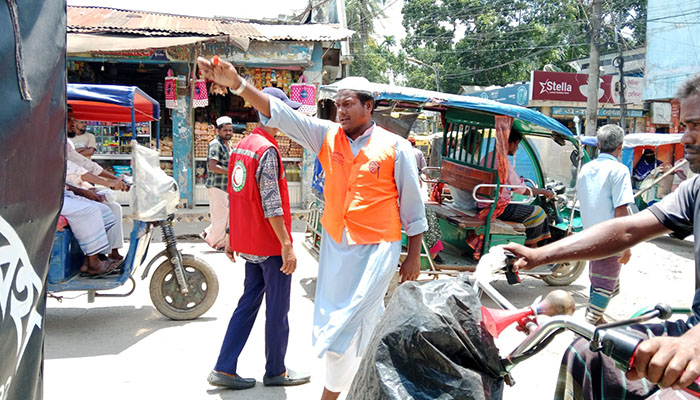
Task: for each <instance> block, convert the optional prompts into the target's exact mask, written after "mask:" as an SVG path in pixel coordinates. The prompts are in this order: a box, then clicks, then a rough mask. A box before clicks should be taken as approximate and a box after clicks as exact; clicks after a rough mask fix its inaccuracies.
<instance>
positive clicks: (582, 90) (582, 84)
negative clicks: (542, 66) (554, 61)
mask: <svg viewBox="0 0 700 400" xmlns="http://www.w3.org/2000/svg"><path fill="white" fill-rule="evenodd" d="M612 78H613V77H612V76H611V75H606V76H602V77H600V81H599V82H598V101H599V102H600V103H614V99H613V91H612V89H613V85H612V81H613V79H612ZM587 99H588V75H587V74H572V73H567V72H548V71H532V74H531V77H530V100H545V101H570V102H580V103H585V102H586V101H587Z"/></svg>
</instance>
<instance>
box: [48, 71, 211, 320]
mask: <svg viewBox="0 0 700 400" xmlns="http://www.w3.org/2000/svg"><path fill="white" fill-rule="evenodd" d="M67 97H68V103H69V104H70V105H71V106H72V107H73V111H74V113H75V116H76V118H79V119H85V120H94V121H104V122H129V121H130V122H131V123H132V126H133V125H134V124H135V122H143V121H158V119H159V110H160V107H159V105H158V102H156V101H155V100H154V99H152V98H151V97H149V96H148V95H147V94H145V93H144V92H143V91H141V90H140V89H139V88H137V87H134V86H117V85H80V84H68V90H67ZM132 131H133V132H135V131H136V130H135V129H133V130H132ZM130 146H131V150H132V156H133V158H132V168H133V172H134V174H133V179H132V180H131V183H133V184H132V186H131V198H132V208H133V210H132V211H133V217H134V225H133V229H132V231H131V235H130V237H129V248H128V252H127V254H126V256H125V257H124V260H122V261H121V263H120V265H119V267H118V268H117V269H115V270H114V272H113V273H110V274H106V275H104V276H97V277H96V276H88V275H86V274H83V273H81V272H80V266H81V264H82V262H83V258H84V254H83V253H82V251H81V249H80V246H79V245H78V242H77V240H76V239H75V236H74V235H73V233H72V232H71V229H70V226H66V224H67V221H65V220H64V221H63V222H61V220H59V226H58V227H57V232H56V234H55V237H54V243H53V248H52V251H51V258H50V260H49V274H48V285H47V291H48V293H49V296H50V297H54V298H58V299H60V298H61V296H60V295H57V293H59V292H66V291H86V292H87V294H88V302H93V301H94V299H95V297H98V296H100V297H125V296H129V295H131V294H132V293H133V292H134V290H135V288H136V281H135V280H134V278H133V275H134V274H135V273H136V269H137V268H138V267H139V266H141V265H142V263H143V262H144V261H145V260H146V256H147V254H148V249H149V247H150V242H151V238H152V237H153V234H154V233H155V230H156V228H160V229H161V231H162V236H163V242H164V243H165V250H163V251H161V252H160V253H158V254H156V255H155V256H154V257H153V258H152V259H151V261H150V262H149V263H148V264H146V266H145V268H144V269H143V273H142V274H141V279H142V280H143V279H145V278H146V277H147V276H148V275H149V271H150V269H151V266H153V265H154V264H155V263H156V262H157V261H159V260H162V261H161V262H160V264H158V265H157V267H156V268H155V271H154V272H153V275H152V276H151V281H150V285H149V292H150V296H151V301H152V302H153V305H154V306H155V308H156V310H158V311H159V312H160V313H161V314H163V315H164V316H166V317H168V318H170V319H173V320H189V319H195V318H198V317H199V316H201V315H202V314H204V313H205V312H206V311H207V310H209V308H211V306H212V305H213V304H214V301H215V300H216V297H217V295H218V292H219V282H218V279H217V277H216V273H215V272H214V270H213V269H212V267H211V266H209V264H207V263H206V262H205V261H204V260H202V259H200V258H198V257H195V256H193V255H190V254H184V253H182V252H181V251H180V250H179V249H178V248H177V240H176V237H175V232H174V231H173V220H174V214H173V213H174V211H175V207H176V206H177V204H178V202H179V192H178V188H177V183H176V182H175V180H174V179H173V178H172V177H170V176H167V175H166V174H165V172H163V171H162V170H161V169H160V162H159V157H158V152H157V151H156V150H152V149H148V148H146V147H144V146H141V145H139V144H138V143H137V141H135V140H132V141H131V145H130ZM119 223H121V221H119ZM125 285H126V286H130V288H129V289H128V291H126V292H125V293H113V292H105V291H108V290H111V289H116V288H119V287H122V286H125Z"/></svg>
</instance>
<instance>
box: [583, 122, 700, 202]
mask: <svg viewBox="0 0 700 400" xmlns="http://www.w3.org/2000/svg"><path fill="white" fill-rule="evenodd" d="M681 137H683V134H680V133H629V134H627V135H625V140H624V142H623V143H622V157H621V162H622V163H623V164H625V166H626V167H627V168H628V169H629V171H630V178H631V179H632V190H633V191H634V203H635V208H636V209H635V210H634V211H641V210H644V209H645V208H647V207H648V206H650V205H652V204H654V203H656V202H658V201H660V200H661V199H662V198H664V197H665V196H666V195H667V194H669V193H670V192H672V191H673V190H674V189H675V186H677V182H680V181H683V180H685V179H687V178H688V177H689V176H688V175H689V173H690V170H689V167H688V165H687V162H686V161H684V159H683V151H684V150H683V145H682V144H681ZM581 143H582V144H583V145H586V146H590V147H592V148H595V147H596V146H597V145H598V140H597V139H596V137H595V136H586V137H583V138H582V139H581ZM591 153H596V150H593V151H592V152H591Z"/></svg>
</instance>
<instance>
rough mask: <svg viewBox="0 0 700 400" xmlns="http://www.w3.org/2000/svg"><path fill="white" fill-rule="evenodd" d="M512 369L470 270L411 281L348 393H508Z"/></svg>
mask: <svg viewBox="0 0 700 400" xmlns="http://www.w3.org/2000/svg"><path fill="white" fill-rule="evenodd" d="M504 374H505V371H504V370H503V368H502V366H501V363H500V360H499V356H498V349H497V348H496V346H495V345H494V342H493V338H492V337H491V335H489V334H488V332H486V330H485V329H482V327H481V303H480V301H479V299H478V298H477V295H476V293H475V292H474V290H473V289H472V287H471V286H470V284H469V280H468V276H467V274H462V275H460V276H459V277H458V278H452V279H440V280H434V281H430V282H426V283H416V282H409V283H405V284H403V285H401V286H399V288H398V289H397V290H396V292H394V295H393V297H392V299H391V301H390V302H389V305H388V306H387V309H386V312H385V313H384V316H383V317H382V319H381V321H380V322H379V325H377V327H376V328H375V330H374V333H373V335H372V339H371V340H370V343H369V346H368V348H367V351H366V353H365V355H364V358H363V360H362V364H361V365H360V369H359V371H358V372H357V374H356V375H355V379H354V380H353V382H352V386H351V387H350V390H349V392H348V396H347V398H348V399H353V400H362V399H367V400H380V399H397V400H398V399H402V400H403V399H426V400H427V399H431V400H432V399H441V400H442V399H445V400H447V399H500V398H501V397H502V391H503V379H502V376H503V375H504Z"/></svg>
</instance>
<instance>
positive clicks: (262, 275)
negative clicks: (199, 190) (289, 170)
mask: <svg viewBox="0 0 700 400" xmlns="http://www.w3.org/2000/svg"><path fill="white" fill-rule="evenodd" d="M263 91H264V92H265V93H267V94H268V95H270V96H274V97H277V98H280V99H281V100H282V101H283V102H284V103H285V104H286V105H287V106H289V107H291V108H292V109H297V108H299V106H301V104H300V103H297V102H293V101H291V100H289V99H288V98H287V96H286V95H285V94H284V92H282V91H281V90H280V89H277V88H266V89H264V90H263ZM278 131H279V130H278V129H275V128H270V127H266V126H264V125H262V123H259V124H258V127H257V128H255V130H253V132H252V134H250V135H248V136H247V137H246V138H245V139H243V140H242V141H241V142H240V143H239V144H238V146H236V147H235V148H234V149H233V151H232V153H231V157H230V159H229V173H228V175H229V180H228V196H229V243H228V245H227V246H226V255H227V256H228V257H229V259H231V261H234V262H235V257H234V252H235V253H239V255H240V256H241V257H242V258H243V259H244V260H246V264H245V281H244V289H243V295H242V296H241V298H240V300H239V301H238V306H237V307H236V310H235V311H234V312H233V316H232V317H231V321H230V322H229V325H228V330H227V331H226V336H225V337H224V343H223V344H222V346H221V352H220V354H219V359H218V361H217V363H216V366H215V367H214V370H213V371H212V372H211V373H210V374H209V378H208V381H209V383H210V384H212V385H217V386H227V387H229V388H231V389H248V388H252V387H254V386H255V379H250V378H241V377H240V376H239V375H238V373H237V364H238V357H239V356H240V354H241V351H242V350H243V346H244V345H245V343H246V341H247V340H248V336H249V335H250V331H251V329H252V328H253V323H254V322H255V318H256V316H257V314H258V309H259V308H260V304H261V303H262V298H263V295H264V296H265V301H266V305H265V306H266V308H267V312H266V321H265V355H266V358H267V363H266V365H265V376H264V377H263V384H264V385H265V386H291V385H301V384H304V383H307V382H309V380H310V377H309V376H308V375H301V374H299V373H296V372H294V371H292V370H290V369H287V368H286V367H285V364H284V357H285V354H286V353H287V342H288V340H289V321H288V320H287V313H288V312H289V292H290V286H291V281H292V277H291V274H292V272H294V270H295V269H296V262H297V259H296V256H295V255H294V250H293V249H292V235H291V225H292V216H291V213H290V210H289V194H288V191H287V180H286V178H285V176H284V169H283V168H282V157H281V156H280V152H279V148H278V146H277V141H276V140H275V138H274V135H275V134H276V133H277V132H278Z"/></svg>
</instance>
